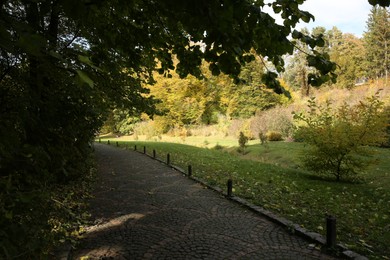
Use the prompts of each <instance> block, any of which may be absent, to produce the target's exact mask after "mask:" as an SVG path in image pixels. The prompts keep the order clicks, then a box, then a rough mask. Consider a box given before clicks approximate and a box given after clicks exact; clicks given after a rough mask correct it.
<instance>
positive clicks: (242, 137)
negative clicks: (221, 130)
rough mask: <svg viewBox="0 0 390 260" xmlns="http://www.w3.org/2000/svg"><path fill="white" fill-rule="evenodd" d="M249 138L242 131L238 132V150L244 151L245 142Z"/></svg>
mask: <svg viewBox="0 0 390 260" xmlns="http://www.w3.org/2000/svg"><path fill="white" fill-rule="evenodd" d="M248 140H249V138H248V137H247V136H245V135H244V133H243V132H240V135H239V137H238V144H239V146H240V147H239V152H241V153H245V148H246V144H247V143H248Z"/></svg>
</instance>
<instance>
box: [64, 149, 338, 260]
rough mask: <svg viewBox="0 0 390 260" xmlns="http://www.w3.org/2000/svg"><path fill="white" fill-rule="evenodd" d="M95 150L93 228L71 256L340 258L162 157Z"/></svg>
mask: <svg viewBox="0 0 390 260" xmlns="http://www.w3.org/2000/svg"><path fill="white" fill-rule="evenodd" d="M95 149H96V156H97V159H98V171H99V180H98V182H97V187H96V189H95V192H94V196H95V197H94V199H92V200H91V212H92V217H93V219H94V221H95V222H94V224H95V225H94V226H91V227H89V228H87V232H86V233H85V235H84V238H83V239H82V240H81V241H80V244H79V246H78V248H76V249H75V250H73V252H72V253H71V259H81V258H83V259H335V258H334V257H332V256H329V255H326V254H324V253H322V252H320V251H319V250H318V249H316V248H315V246H314V245H313V244H312V243H311V242H310V241H306V240H304V239H303V238H301V237H298V236H294V235H292V234H290V233H288V231H287V230H285V228H283V227H281V226H278V225H276V224H274V223H273V222H271V221H269V220H267V219H265V218H264V217H262V216H260V215H258V214H255V213H254V212H252V211H249V210H247V209H245V208H243V207H241V206H240V205H238V204H237V203H234V202H232V201H230V200H228V199H226V198H225V197H223V196H222V195H221V194H218V193H217V192H214V191H212V190H209V189H206V188H205V187H203V186H202V185H200V184H198V183H196V182H194V181H192V180H190V179H188V178H187V177H185V176H183V175H182V174H180V173H179V172H177V171H175V170H173V169H171V168H170V167H167V166H166V165H164V164H162V163H160V162H158V161H156V160H153V159H151V158H149V157H147V156H145V155H142V154H140V153H137V152H134V151H127V150H122V149H119V148H116V147H112V146H107V145H102V144H96V145H95Z"/></svg>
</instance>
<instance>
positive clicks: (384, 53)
mask: <svg viewBox="0 0 390 260" xmlns="http://www.w3.org/2000/svg"><path fill="white" fill-rule="evenodd" d="M389 27H390V13H389V8H384V7H379V6H374V7H373V8H372V9H371V12H370V14H369V17H368V20H367V32H366V33H365V35H364V40H365V46H366V51H367V73H368V75H367V76H368V77H370V78H379V77H385V78H386V83H387V76H388V71H389V66H390V59H389V54H390V53H389V43H390V28H389Z"/></svg>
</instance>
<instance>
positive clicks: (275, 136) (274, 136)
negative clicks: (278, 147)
mask: <svg viewBox="0 0 390 260" xmlns="http://www.w3.org/2000/svg"><path fill="white" fill-rule="evenodd" d="M266 137H267V140H268V141H271V142H272V141H282V140H283V137H282V134H281V133H279V132H275V131H269V132H267V134H266Z"/></svg>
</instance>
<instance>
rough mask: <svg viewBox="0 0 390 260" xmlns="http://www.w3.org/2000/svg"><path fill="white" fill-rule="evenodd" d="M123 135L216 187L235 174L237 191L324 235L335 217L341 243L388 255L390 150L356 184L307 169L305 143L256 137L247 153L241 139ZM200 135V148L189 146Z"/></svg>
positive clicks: (379, 255) (374, 254)
mask: <svg viewBox="0 0 390 260" xmlns="http://www.w3.org/2000/svg"><path fill="white" fill-rule="evenodd" d="M124 139H125V138H123V137H122V138H112V139H110V140H111V141H112V142H116V141H118V142H119V145H120V146H121V147H128V148H129V149H133V148H134V145H137V147H139V148H138V149H139V150H143V146H146V149H147V153H149V154H151V153H152V150H153V149H155V150H156V152H157V156H158V157H160V158H165V157H166V154H167V153H170V155H171V162H172V164H174V165H177V166H179V167H181V168H183V169H186V168H187V165H188V164H191V165H192V168H193V174H194V175H195V176H197V177H199V178H202V179H204V180H205V181H207V182H208V183H209V184H211V185H217V186H219V187H225V185H226V182H227V180H228V178H232V179H233V181H234V193H235V194H236V195H238V196H240V197H242V198H245V199H247V200H249V201H251V202H253V203H254V204H257V205H260V206H262V207H264V208H266V209H269V210H271V211H273V212H275V213H277V214H279V215H281V216H284V217H286V218H287V219H289V220H292V221H293V222H295V223H298V224H300V225H301V226H303V227H305V228H307V229H309V230H311V231H315V232H318V233H320V234H323V235H325V225H324V224H325V215H326V214H331V215H334V216H336V217H337V228H338V240H339V241H340V242H342V243H344V244H345V245H347V246H348V247H349V248H350V249H352V250H355V251H357V252H359V253H361V254H364V255H366V256H369V257H370V258H373V259H375V258H377V259H389V256H390V247H389V245H390V206H389V205H390V160H389V159H388V158H390V149H375V150H377V154H376V158H378V159H380V160H379V162H378V163H377V164H376V165H374V166H372V167H370V168H369V169H368V170H367V172H366V173H365V174H363V175H362V176H361V177H362V178H361V181H359V182H355V183H351V182H335V181H333V180H332V179H321V178H319V177H317V176H316V175H315V174H313V173H309V172H306V171H304V170H302V169H301V168H300V162H299V155H300V151H301V150H302V149H304V145H303V144H301V143H287V142H270V143H269V144H268V147H264V146H262V145H260V144H258V141H252V143H251V144H250V145H249V146H248V148H247V154H245V155H241V154H239V153H237V152H236V147H234V146H237V140H234V139H230V140H229V139H228V138H222V137H221V138H212V137H210V138H206V137H202V138H200V137H198V138H195V137H194V138H193V139H194V140H191V139H190V138H186V139H185V140H184V141H183V140H180V139H178V138H176V139H175V140H176V141H177V142H179V143H166V142H165V141H168V138H166V140H165V137H163V138H162V140H159V141H158V142H156V141H140V140H138V141H124ZM195 139H197V140H196V141H198V143H197V145H198V147H196V146H193V144H192V145H189V144H191V142H195ZM102 140H103V141H105V140H107V139H102ZM175 140H173V139H172V140H170V141H175ZM183 143H185V144H183ZM216 144H218V145H219V146H218V147H217V148H213V147H215V146H216ZM221 146H222V147H221Z"/></svg>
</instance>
